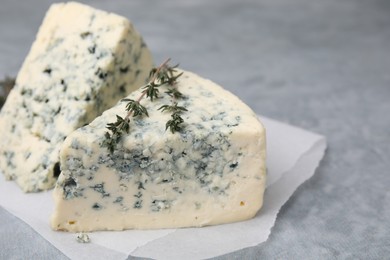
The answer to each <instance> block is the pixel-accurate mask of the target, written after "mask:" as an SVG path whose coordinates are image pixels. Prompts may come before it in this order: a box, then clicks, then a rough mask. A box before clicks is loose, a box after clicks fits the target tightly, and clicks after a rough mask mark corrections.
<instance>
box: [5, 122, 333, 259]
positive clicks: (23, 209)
mask: <svg viewBox="0 0 390 260" xmlns="http://www.w3.org/2000/svg"><path fill="white" fill-rule="evenodd" d="M260 118H261V121H262V122H263V124H264V125H265V127H266V131H267V168H268V180H267V189H266V193H265V199H264V206H263V208H262V209H261V210H260V211H259V213H258V214H257V215H256V217H255V218H253V219H251V220H248V221H244V222H239V223H233V224H226V225H219V226H211V227H204V228H185V229H164V230H149V231H139V230H128V231H120V232H107V231H106V232H93V233H89V236H90V238H91V243H88V244H80V243H78V242H77V241H76V239H75V238H76V234H74V233H65V232H55V231H52V230H51V229H50V226H49V217H50V214H51V212H52V210H53V208H54V205H53V200H52V196H51V191H49V192H42V193H32V194H31V193H30V194H25V193H23V192H22V191H21V190H20V189H19V188H18V186H17V185H16V184H15V183H14V182H9V181H5V179H4V176H0V205H1V206H2V207H4V208H5V209H7V210H8V211H9V212H11V213H12V214H14V215H15V216H17V217H18V218H20V219H21V220H23V221H24V222H26V223H27V224H28V225H30V226H31V227H32V228H33V229H35V230H36V231H37V232H38V233H39V234H40V235H42V236H43V237H44V238H45V239H47V240H48V241H49V242H50V243H52V244H53V245H54V246H55V247H57V248H58V249H59V250H61V251H62V252H63V253H64V254H65V255H66V256H68V257H70V258H71V259H96V260H98V259H104V260H106V259H126V258H127V257H128V255H132V256H139V257H150V258H156V259H202V258H210V257H214V256H218V255H222V254H227V253H229V252H232V251H235V250H239V249H242V248H245V247H250V246H255V245H258V244H260V243H262V242H264V241H266V240H267V238H268V236H269V234H270V233H271V228H272V227H273V225H274V223H275V220H276V216H277V214H278V212H279V210H280V208H281V207H282V206H283V204H284V203H285V202H286V201H287V200H288V198H289V197H290V196H291V195H292V194H293V192H294V191H295V190H296V188H297V187H298V186H299V185H301V184H302V183H303V182H304V181H305V180H307V179H308V178H310V177H311V176H312V175H313V174H314V171H315V169H316V168H317V166H318V164H319V162H320V160H321V159H322V157H323V155H324V152H325V149H326V141H325V137H323V136H321V135H318V134H315V133H311V132H308V131H306V130H303V129H300V128H297V127H293V126H290V125H287V124H284V123H281V122H277V121H274V120H272V119H268V118H265V117H260Z"/></svg>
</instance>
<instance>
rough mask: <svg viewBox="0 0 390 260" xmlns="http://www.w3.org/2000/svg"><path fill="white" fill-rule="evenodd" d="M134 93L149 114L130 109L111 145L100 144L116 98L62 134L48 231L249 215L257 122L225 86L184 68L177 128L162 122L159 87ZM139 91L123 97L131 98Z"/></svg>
mask: <svg viewBox="0 0 390 260" xmlns="http://www.w3.org/2000/svg"><path fill="white" fill-rule="evenodd" d="M164 88H165V86H161V87H160V98H158V99H157V100H154V101H153V102H151V101H150V100H149V99H143V100H142V101H141V104H143V105H144V106H145V107H146V108H147V110H148V113H149V117H142V118H137V117H136V118H132V119H131V123H130V132H129V134H126V135H125V136H123V137H122V139H121V140H120V142H119V143H118V145H117V147H116V149H115V151H114V152H113V153H112V154H111V153H110V152H109V151H108V150H107V147H101V144H102V142H103V141H104V135H105V132H106V131H107V129H106V124H107V123H111V122H115V121H116V115H119V116H122V117H125V115H126V111H125V105H126V102H119V103H118V104H117V105H116V106H115V107H113V108H111V109H109V110H107V111H105V112H104V113H103V115H102V116H100V117H98V118H96V119H95V120H94V121H93V122H92V123H91V124H89V125H87V126H85V127H82V128H80V129H78V130H76V131H75V132H73V133H72V134H71V135H69V136H68V137H67V139H66V140H65V142H64V144H63V146H62V148H61V153H60V158H61V169H62V172H61V174H60V177H59V179H58V182H57V184H56V187H55V189H54V193H53V196H54V200H55V211H54V213H53V215H52V220H51V225H52V228H53V229H55V230H63V231H71V232H82V231H83V232H87V231H95V230H124V229H156V228H178V227H200V226H205V225H216V224H222V223H229V222H236V221H242V220H246V219H249V218H252V217H253V216H255V214H256V213H257V212H258V210H259V209H260V208H261V206H262V203H263V193H264V188H265V181H266V174H265V169H266V166H265V157H266V150H265V130H264V128H263V126H262V124H261V123H260V122H259V121H258V118H257V116H256V115H255V113H254V112H253V111H252V110H251V109H250V108H249V107H248V106H247V105H245V104H244V103H243V102H242V101H240V100H239V99H238V98H237V97H236V96H234V95H233V94H231V93H230V92H228V91H226V90H224V89H222V88H221V87H219V86H218V85H216V84H214V83H213V82H211V81H209V80H206V79H203V78H201V77H199V76H197V75H195V74H192V73H190V72H187V71H184V74H183V75H182V76H181V77H180V78H179V79H178V83H177V88H178V90H179V91H180V92H181V93H182V94H183V95H184V99H180V101H179V105H180V106H184V107H186V108H187V109H188V112H185V113H183V114H182V117H183V119H184V124H183V125H182V126H183V129H182V131H180V132H176V133H174V134H172V133H171V132H170V131H169V129H168V130H165V124H166V122H167V121H168V120H169V119H170V113H169V112H161V111H160V110H158V108H159V107H160V106H161V105H162V104H170V102H171V100H170V97H169V96H168V95H163V94H162V93H164V91H166V89H164ZM139 96H140V90H139V91H136V92H133V93H132V94H130V95H129V96H128V98H131V99H134V100H136V99H137V98H138V97H139Z"/></svg>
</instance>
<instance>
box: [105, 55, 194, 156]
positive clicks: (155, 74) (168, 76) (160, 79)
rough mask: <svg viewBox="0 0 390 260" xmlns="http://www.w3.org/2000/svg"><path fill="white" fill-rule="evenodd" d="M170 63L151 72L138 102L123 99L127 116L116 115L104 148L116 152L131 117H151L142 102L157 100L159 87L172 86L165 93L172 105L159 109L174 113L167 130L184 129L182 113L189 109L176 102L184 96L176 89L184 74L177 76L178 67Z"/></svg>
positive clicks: (166, 62) (128, 129)
mask: <svg viewBox="0 0 390 260" xmlns="http://www.w3.org/2000/svg"><path fill="white" fill-rule="evenodd" d="M169 61H170V59H167V60H166V61H165V62H163V63H162V64H161V65H160V66H158V67H157V68H153V69H152V70H151V71H150V74H149V81H148V83H147V84H146V85H144V86H142V87H141V89H142V92H141V95H140V96H139V98H138V99H137V100H133V99H129V98H124V99H122V101H123V102H127V104H126V111H127V114H126V116H125V117H124V118H123V117H121V116H118V115H116V119H117V120H116V122H114V123H108V124H107V126H106V128H107V129H108V130H109V132H105V135H104V137H105V139H104V141H103V142H102V144H101V146H102V147H107V149H108V150H109V151H110V153H113V152H114V151H115V148H116V145H117V144H118V143H119V141H120V139H121V137H122V136H123V134H125V133H127V134H128V133H129V131H130V118H131V117H142V116H147V117H148V116H149V113H148V111H147V109H146V107H144V106H143V105H141V103H140V102H141V100H142V99H143V98H144V97H146V98H149V99H150V101H151V102H153V101H154V100H155V99H157V98H158V97H159V93H160V91H159V87H160V86H162V85H169V86H170V88H169V89H168V91H166V92H165V93H166V94H168V95H169V96H171V97H172V105H163V106H161V107H160V108H159V110H161V111H162V112H164V111H169V112H172V115H171V117H172V119H171V120H169V121H168V122H167V123H166V128H165V130H167V129H168V128H170V130H171V132H172V133H175V132H176V131H180V130H181V129H182V127H181V124H182V123H183V122H184V120H183V118H181V113H183V112H185V111H187V109H186V108H185V107H182V106H178V104H177V102H176V99H179V98H182V97H183V94H182V93H180V92H179V91H178V90H177V88H176V82H177V79H178V78H179V77H180V76H181V75H182V74H183V72H182V73H179V74H177V75H175V73H176V68H177V67H178V65H175V66H169V65H168V63H169ZM110 132H111V133H110Z"/></svg>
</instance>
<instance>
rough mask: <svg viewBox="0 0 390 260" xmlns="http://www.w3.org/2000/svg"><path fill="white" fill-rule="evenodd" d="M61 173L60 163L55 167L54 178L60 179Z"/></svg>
mask: <svg viewBox="0 0 390 260" xmlns="http://www.w3.org/2000/svg"><path fill="white" fill-rule="evenodd" d="M60 173H61V167H60V162H56V163H55V164H54V167H53V177H54V178H58V176H60Z"/></svg>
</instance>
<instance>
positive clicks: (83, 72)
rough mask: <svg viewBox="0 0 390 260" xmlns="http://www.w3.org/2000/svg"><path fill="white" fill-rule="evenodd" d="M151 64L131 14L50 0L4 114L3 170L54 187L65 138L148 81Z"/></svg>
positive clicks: (33, 186) (26, 185) (35, 186)
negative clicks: (128, 16) (57, 2)
mask: <svg viewBox="0 0 390 260" xmlns="http://www.w3.org/2000/svg"><path fill="white" fill-rule="evenodd" d="M152 63H153V62H152V58H151V54H150V52H149V50H148V49H147V47H146V45H145V43H144V41H143V39H142V37H141V36H140V34H139V33H138V32H136V31H135V29H134V28H133V25H132V24H131V23H130V22H129V21H128V20H127V19H126V18H123V17H121V16H118V15H115V14H111V13H106V12H103V11H100V10H96V9H93V8H91V7H89V6H86V5H82V4H79V3H74V2H69V3H59V4H54V5H52V6H51V7H50V9H49V11H48V12H47V14H46V16H45V18H44V20H43V23H42V25H41V27H40V29H39V31H38V34H37V36H36V40H35V42H34V43H33V45H32V47H31V50H30V52H29V54H28V56H27V57H26V59H25V61H24V63H23V65H22V67H21V69H20V72H19V74H18V76H17V79H16V85H15V87H14V89H13V90H12V91H11V93H10V94H9V97H8V99H7V101H6V103H5V105H4V107H3V108H2V110H1V113H0V126H1V127H0V135H1V137H2V138H1V139H0V171H1V172H3V173H4V174H5V176H6V178H7V179H10V180H15V181H16V182H17V183H18V184H19V186H20V187H21V188H22V189H23V190H24V191H26V192H35V191H40V190H47V189H50V188H53V187H54V184H55V182H56V179H57V177H58V175H59V172H60V164H59V148H60V146H61V144H62V142H63V140H64V139H65V138H66V136H67V135H69V134H70V133H71V132H72V131H74V130H75V129H77V128H79V127H81V126H83V125H85V124H87V123H89V122H91V121H92V120H93V119H94V118H95V117H96V116H98V115H101V113H102V112H103V111H104V110H106V109H107V108H109V107H112V106H113V105H114V104H115V103H117V102H118V100H119V99H120V98H122V97H124V96H126V95H128V94H129V93H130V92H132V91H133V90H134V89H136V88H138V87H139V86H140V85H143V84H144V83H145V81H146V79H147V78H148V73H149V71H150V69H151V68H152V65H153V64H152Z"/></svg>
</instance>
